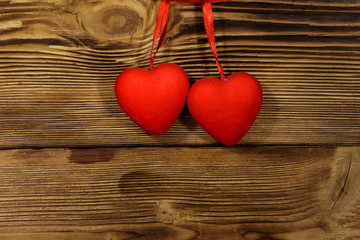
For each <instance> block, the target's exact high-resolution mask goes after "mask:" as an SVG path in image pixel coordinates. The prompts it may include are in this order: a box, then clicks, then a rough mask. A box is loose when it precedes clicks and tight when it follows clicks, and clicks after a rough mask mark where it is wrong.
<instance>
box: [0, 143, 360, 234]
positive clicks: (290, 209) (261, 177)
mask: <svg viewBox="0 0 360 240" xmlns="http://www.w3.org/2000/svg"><path fill="white" fill-rule="evenodd" d="M0 180H1V183H2V184H1V187H0V188H1V191H0V203H1V205H0V222H1V224H0V239H6V240H7V239H15V240H18V239H19V240H20V239H21V240H22V239H104V240H105V239H106V240H110V239H157V240H161V239H244V240H254V239H259V240H260V239H273V240H275V239H276V240H285V239H286V240H289V239H293V240H299V239H304V240H306V239H309V240H310V239H359V237H360V226H359V223H360V188H359V184H360V148H359V147H338V148H304V147H302V148H296V147H250V148H240V147H238V148H200V147H198V148H154V147H151V148H121V149H119V148H105V149H61V148H60V149H43V150H31V149H20V150H3V151H1V152H0Z"/></svg>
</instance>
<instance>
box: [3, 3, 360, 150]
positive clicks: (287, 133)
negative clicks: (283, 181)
mask: <svg viewBox="0 0 360 240" xmlns="http://www.w3.org/2000/svg"><path fill="white" fill-rule="evenodd" d="M157 4H158V2H155V1H148V0H136V1H135V0H127V1H116V2H115V1H110V0H97V1H77V0H72V1H65V0H48V1H46V0H41V1H30V0H12V1H5V0H1V1H0V6H1V8H0V147H1V148H18V147H73V146H82V147H89V146H119V145H125V146H129V145H155V146H159V145H161V146H165V145H168V146H170V145H175V146H176V145H177V146H184V145H185V146H186V145H188V146H190V145H203V144H206V145H209V144H211V145H213V144H217V143H216V142H215V141H214V140H213V139H212V138H211V137H209V136H208V135H207V134H206V133H205V132H204V131H203V130H202V129H201V128H200V127H199V126H198V125H197V124H196V123H195V121H194V120H193V119H192V118H191V116H190V114H189V112H188V110H187V109H186V108H185V109H184V111H183V113H182V114H181V116H180V118H179V120H178V121H177V122H176V123H175V125H174V126H173V127H172V129H171V130H170V132H169V133H168V134H166V135H165V136H163V137H160V138H158V137H152V136H149V135H147V134H145V133H144V132H143V131H142V130H141V129H139V128H138V127H137V126H136V125H135V124H134V123H132V122H131V121H130V120H129V119H128V118H127V116H126V115H125V114H124V113H123V112H122V111H121V110H120V108H119V106H118V105H117V103H116V99H115V96H114V93H113V84H114V81H115V78H116V76H117V75H118V74H119V73H120V72H121V71H122V70H124V69H125V68H129V67H147V66H148V62H149V61H148V58H149V51H150V46H151V41H152V34H153V28H154V23H155V18H156V11H157ZM213 5H214V6H213V8H214V17H215V31H216V40H217V46H218V53H219V57H220V60H221V62H222V63H223V65H224V67H225V70H226V73H227V74H230V73H234V72H238V71H247V72H249V73H252V74H254V75H255V76H256V77H257V78H258V79H259V81H260V82H261V85H262V87H263V91H264V104H263V107H262V109H261V111H260V115H259V117H258V119H257V121H256V122H255V124H254V126H253V128H252V129H251V130H250V132H249V133H248V135H247V136H246V137H245V138H244V139H243V140H242V141H241V144H260V145H263V144H269V145H275V144H281V145H284V144H296V145H304V144H306V145H307V144H317V145H319V144H320V145H334V146H336V145H356V144H359V141H360V112H359V109H360V81H359V77H360V70H359V69H360V68H359V64H360V61H359V59H360V52H359V46H360V41H359V36H360V25H359V24H358V23H359V20H360V19H359V18H360V17H359V16H360V4H359V2H358V1H350V0H342V1H310V0H297V1H275V0H262V1H229V2H224V3H217V4H213ZM170 15H171V16H170V22H169V29H168V33H167V38H166V41H165V44H164V46H163V47H162V49H161V50H160V53H159V54H158V58H157V60H156V62H157V63H162V62H173V63H177V64H179V65H180V66H182V67H183V68H184V69H185V70H186V71H187V73H188V75H189V77H190V79H191V81H192V82H193V81H196V80H198V79H200V78H202V77H208V76H214V77H216V76H217V70H216V65H215V63H214V60H213V57H212V55H211V51H210V49H209V47H208V43H207V42H206V36H205V34H204V30H203V26H202V16H201V7H200V6H199V5H194V4H185V3H172V4H171V13H170Z"/></svg>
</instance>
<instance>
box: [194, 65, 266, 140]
mask: <svg viewBox="0 0 360 240" xmlns="http://www.w3.org/2000/svg"><path fill="white" fill-rule="evenodd" d="M261 103H262V91H261V86H260V84H259V82H258V81H257V80H256V78H255V77H253V76H252V75H250V74H248V73H243V72H241V73H235V74H232V75H230V76H228V77H227V78H225V79H223V80H221V79H217V78H203V79H201V80H198V81H196V82H195V84H193V86H192V87H191V89H190V91H189V94H188V98H187V104H188V107H189V110H190V113H191V115H192V116H193V118H194V119H195V120H196V122H197V123H198V124H199V125H200V126H201V127H202V128H203V129H204V130H205V131H206V132H207V133H208V134H209V135H210V136H212V137H213V138H215V139H216V140H217V141H219V142H220V143H222V144H224V145H228V146H231V145H234V144H236V143H237V142H238V141H240V139H241V138H243V137H244V135H245V134H246V133H247V132H248V131H249V129H250V127H251V126H252V124H253V123H254V121H255V119H256V117H257V115H258V113H259V111H260V108H261Z"/></svg>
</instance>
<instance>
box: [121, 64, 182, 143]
mask: <svg viewBox="0 0 360 240" xmlns="http://www.w3.org/2000/svg"><path fill="white" fill-rule="evenodd" d="M188 89H189V79H188V77H187V75H186V73H185V71H184V70H183V69H182V68H181V67H179V66H178V65H176V64H171V63H164V64H161V65H159V66H157V67H154V68H152V69H151V70H146V69H143V68H129V69H126V70H125V71H123V72H122V73H120V75H119V76H118V77H117V79H116V82H115V95H116V98H117V101H118V103H119V105H120V107H121V109H122V110H123V111H124V112H125V113H126V114H127V115H128V116H129V117H130V118H131V119H132V120H133V121H134V122H135V123H136V124H137V125H139V126H140V127H141V128H142V129H144V130H145V131H146V132H148V133H150V134H153V135H157V136H160V135H163V134H165V133H166V132H167V131H168V130H169V129H170V127H171V126H172V125H173V124H174V122H175V121H176V119H177V118H178V117H179V115H180V113H181V111H182V109H183V107H184V105H185V101H186V95H187V92H188Z"/></svg>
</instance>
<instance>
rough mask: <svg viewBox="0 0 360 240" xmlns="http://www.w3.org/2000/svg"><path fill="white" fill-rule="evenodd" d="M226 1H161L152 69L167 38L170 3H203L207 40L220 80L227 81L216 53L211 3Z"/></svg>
mask: <svg viewBox="0 0 360 240" xmlns="http://www.w3.org/2000/svg"><path fill="white" fill-rule="evenodd" d="M226 1H228V0H161V2H160V5H159V10H158V15H157V19H156V26H155V30H154V38H153V43H152V47H151V52H150V69H152V68H153V65H154V60H155V56H156V53H157V52H158V51H159V49H160V47H161V44H162V42H163V41H164V38H165V32H166V28H167V22H168V19H169V10H170V2H186V3H202V9H203V17H204V25H205V32H206V35H207V38H208V41H209V44H210V48H211V51H212V53H213V55H214V57H215V61H216V65H217V67H218V70H219V73H220V79H221V80H225V79H226V77H225V74H224V69H223V67H222V66H221V64H220V62H219V58H218V56H217V52H216V44H215V32H214V19H213V12H212V7H211V3H214V2H226ZM159 35H160V38H159V42H158V45H157V48H156V51H155V53H154V54H153V51H154V47H155V44H156V41H157V39H158V37H159Z"/></svg>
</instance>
